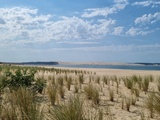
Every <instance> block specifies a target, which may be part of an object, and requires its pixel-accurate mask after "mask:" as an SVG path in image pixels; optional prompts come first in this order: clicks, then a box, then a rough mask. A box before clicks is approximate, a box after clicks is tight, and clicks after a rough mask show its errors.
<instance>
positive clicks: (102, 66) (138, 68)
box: [55, 64, 160, 71]
mask: <svg viewBox="0 0 160 120" xmlns="http://www.w3.org/2000/svg"><path fill="white" fill-rule="evenodd" d="M55 67H72V68H103V69H105V68H111V69H130V70H159V71H160V65H157V66H156V65H155V66H154V65H146V66H145V65H144V66H139V65H137V66H136V65H133V66H132V65H61V64H59V65H55Z"/></svg>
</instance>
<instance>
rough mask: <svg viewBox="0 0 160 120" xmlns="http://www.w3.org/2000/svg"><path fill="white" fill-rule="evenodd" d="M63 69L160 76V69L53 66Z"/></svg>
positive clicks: (107, 73) (123, 74) (122, 74)
mask: <svg viewBox="0 0 160 120" xmlns="http://www.w3.org/2000/svg"><path fill="white" fill-rule="evenodd" d="M54 68H57V69H65V70H84V71H92V72H96V73H97V74H98V75H116V76H118V77H123V76H132V75H142V76H145V75H153V76H155V77H157V76H160V71H156V70H124V69H107V68H106V69H99V68H71V67H54Z"/></svg>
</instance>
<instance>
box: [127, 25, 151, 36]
mask: <svg viewBox="0 0 160 120" xmlns="http://www.w3.org/2000/svg"><path fill="white" fill-rule="evenodd" d="M151 32H154V30H145V29H141V28H134V27H131V28H130V29H129V30H128V31H127V32H126V34H127V35H131V36H136V35H147V34H149V33H151Z"/></svg>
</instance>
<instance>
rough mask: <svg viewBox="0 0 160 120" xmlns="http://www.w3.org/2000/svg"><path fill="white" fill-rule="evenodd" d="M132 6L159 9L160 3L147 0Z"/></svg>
mask: <svg viewBox="0 0 160 120" xmlns="http://www.w3.org/2000/svg"><path fill="white" fill-rule="evenodd" d="M132 5H140V6H143V7H148V6H152V7H158V5H160V1H153V0H146V1H142V2H134V3H133V4H132Z"/></svg>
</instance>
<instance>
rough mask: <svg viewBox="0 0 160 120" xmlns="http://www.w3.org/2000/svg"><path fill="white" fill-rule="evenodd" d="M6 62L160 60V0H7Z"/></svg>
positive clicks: (1, 19)
mask: <svg viewBox="0 0 160 120" xmlns="http://www.w3.org/2000/svg"><path fill="white" fill-rule="evenodd" d="M0 48H1V49H0V61H3V62H23V61H71V62H160V1H159V0H145V1H144V0H92V1H91V0H14V1H11V0H1V1H0Z"/></svg>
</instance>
